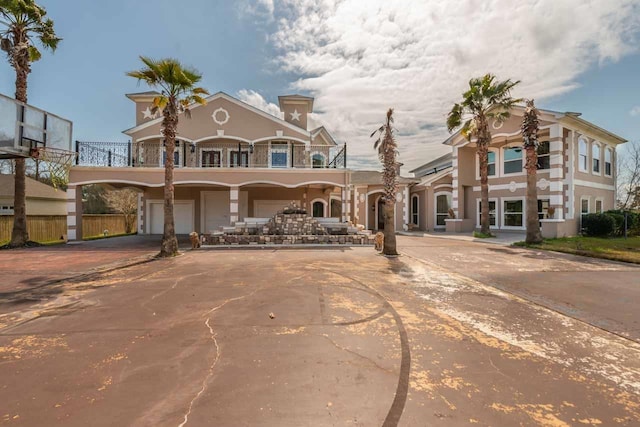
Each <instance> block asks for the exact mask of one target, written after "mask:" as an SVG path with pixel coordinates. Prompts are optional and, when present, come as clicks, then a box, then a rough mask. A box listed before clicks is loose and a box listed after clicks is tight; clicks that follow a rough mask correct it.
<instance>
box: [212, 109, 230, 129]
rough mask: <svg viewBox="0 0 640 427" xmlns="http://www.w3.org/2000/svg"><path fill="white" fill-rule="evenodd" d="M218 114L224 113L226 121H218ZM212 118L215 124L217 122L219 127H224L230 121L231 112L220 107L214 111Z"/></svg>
mask: <svg viewBox="0 0 640 427" xmlns="http://www.w3.org/2000/svg"><path fill="white" fill-rule="evenodd" d="M218 113H224V116H225V117H224V119H222V120H218V118H217V117H216V116H217V115H218ZM211 118H212V119H213V121H214V122H216V124H217V125H219V126H222V125H224V124H225V123H227V122H228V121H229V119H230V118H231V116H230V115H229V112H228V111H227V110H225V109H224V108H222V107H218V108H217V109H215V110H213V114H211Z"/></svg>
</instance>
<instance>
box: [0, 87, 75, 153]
mask: <svg viewBox="0 0 640 427" xmlns="http://www.w3.org/2000/svg"><path fill="white" fill-rule="evenodd" d="M72 130H73V124H72V123H71V121H69V120H66V119H63V118H62V117H59V116H57V115H55V114H52V113H49V112H47V111H45V110H42V109H40V108H37V107H34V106H32V105H28V104H23V103H21V102H19V101H16V100H15V99H13V98H10V97H8V96H5V95H2V94H0V159H10V158H15V157H29V156H30V153H32V149H36V148H43V147H44V148H55V149H59V150H67V151H72V149H71V137H72Z"/></svg>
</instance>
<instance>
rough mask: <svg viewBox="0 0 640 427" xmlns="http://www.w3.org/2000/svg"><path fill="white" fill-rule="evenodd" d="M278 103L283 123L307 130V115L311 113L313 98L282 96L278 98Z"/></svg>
mask: <svg viewBox="0 0 640 427" xmlns="http://www.w3.org/2000/svg"><path fill="white" fill-rule="evenodd" d="M278 103H279V104H280V111H282V113H283V114H284V120H285V121H287V122H289V123H291V124H292V125H295V126H298V127H300V128H302V129H304V130H307V115H308V114H309V113H312V112H313V98H311V97H309V96H302V95H284V96H279V97H278Z"/></svg>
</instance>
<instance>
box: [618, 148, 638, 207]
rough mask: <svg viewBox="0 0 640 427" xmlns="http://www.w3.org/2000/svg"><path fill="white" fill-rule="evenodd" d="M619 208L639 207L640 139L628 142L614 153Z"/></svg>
mask: <svg viewBox="0 0 640 427" xmlns="http://www.w3.org/2000/svg"><path fill="white" fill-rule="evenodd" d="M616 157H617V159H616V163H617V168H616V170H617V177H616V178H617V183H618V188H617V193H618V194H617V200H618V208H620V209H640V141H634V142H628V143H626V144H624V146H622V147H621V149H620V150H619V152H618V153H617V155H616Z"/></svg>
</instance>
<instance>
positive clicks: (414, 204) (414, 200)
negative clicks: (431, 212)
mask: <svg viewBox="0 0 640 427" xmlns="http://www.w3.org/2000/svg"><path fill="white" fill-rule="evenodd" d="M419 205H420V198H419V197H418V195H417V194H414V195H413V196H411V224H414V225H418V214H419V212H418V209H419Z"/></svg>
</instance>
